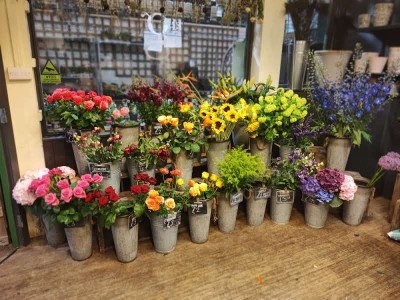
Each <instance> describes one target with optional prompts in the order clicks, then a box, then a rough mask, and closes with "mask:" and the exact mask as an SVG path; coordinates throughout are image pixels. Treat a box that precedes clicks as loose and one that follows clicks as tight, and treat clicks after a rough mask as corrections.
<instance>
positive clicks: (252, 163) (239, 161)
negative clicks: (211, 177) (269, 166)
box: [218, 147, 266, 193]
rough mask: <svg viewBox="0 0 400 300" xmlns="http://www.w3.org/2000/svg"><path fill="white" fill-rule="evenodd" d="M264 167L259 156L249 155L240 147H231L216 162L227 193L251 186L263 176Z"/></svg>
mask: <svg viewBox="0 0 400 300" xmlns="http://www.w3.org/2000/svg"><path fill="white" fill-rule="evenodd" d="M265 169H266V168H265V164H264V162H263V161H262V160H261V158H260V157H258V156H254V155H251V154H250V153H248V152H246V150H244V149H243V148H242V147H238V148H234V149H232V150H231V151H229V152H228V153H227V154H226V156H225V158H224V160H222V161H221V162H219V163H218V172H219V174H220V176H221V180H222V182H223V185H224V187H223V189H224V190H225V191H226V192H228V193H235V192H238V191H240V190H241V189H244V188H251V187H252V185H253V184H254V182H255V181H256V180H257V179H260V178H262V177H263V174H264V172H265Z"/></svg>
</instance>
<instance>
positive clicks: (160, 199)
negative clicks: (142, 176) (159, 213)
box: [154, 196, 164, 204]
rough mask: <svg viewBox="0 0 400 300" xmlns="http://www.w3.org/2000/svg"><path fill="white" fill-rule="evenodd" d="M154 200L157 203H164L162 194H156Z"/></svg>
mask: <svg viewBox="0 0 400 300" xmlns="http://www.w3.org/2000/svg"><path fill="white" fill-rule="evenodd" d="M154 200H155V201H157V203H159V204H162V203H164V197H163V196H156V197H155V198H154Z"/></svg>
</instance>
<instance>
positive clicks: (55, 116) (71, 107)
mask: <svg viewBox="0 0 400 300" xmlns="http://www.w3.org/2000/svg"><path fill="white" fill-rule="evenodd" d="M111 103H112V98H111V97H109V96H100V95H97V93H96V92H94V91H90V92H88V93H86V92H85V91H71V90H70V89H56V90H55V91H54V92H53V93H52V94H51V95H49V96H47V98H46V103H45V105H46V107H47V108H48V110H49V111H50V112H51V119H52V120H57V121H59V122H60V123H61V125H62V126H63V127H66V128H73V129H78V130H87V129H91V128H93V127H101V128H103V127H104V125H105V124H106V121H107V119H108V118H109V117H110V116H111V113H110V111H109V110H108V108H109V105H110V104H111Z"/></svg>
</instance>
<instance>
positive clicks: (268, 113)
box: [246, 88, 308, 143]
mask: <svg viewBox="0 0 400 300" xmlns="http://www.w3.org/2000/svg"><path fill="white" fill-rule="evenodd" d="M307 113H308V105H307V100H306V99H305V98H302V97H300V96H299V95H297V94H296V93H294V92H293V90H288V91H285V90H284V89H282V88H278V89H277V91H276V93H274V94H267V95H264V96H260V97H259V99H258V103H256V104H254V105H252V106H251V108H250V109H249V114H248V117H247V119H246V122H247V128H246V130H247V132H248V133H249V135H250V137H252V138H256V137H261V138H263V139H265V140H267V141H272V140H276V139H279V140H280V141H282V142H283V143H286V141H287V140H289V139H290V137H291V133H292V130H293V128H294V126H296V124H297V123H299V122H301V120H303V119H304V118H305V117H306V116H307Z"/></svg>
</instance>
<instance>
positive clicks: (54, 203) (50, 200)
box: [44, 193, 60, 206]
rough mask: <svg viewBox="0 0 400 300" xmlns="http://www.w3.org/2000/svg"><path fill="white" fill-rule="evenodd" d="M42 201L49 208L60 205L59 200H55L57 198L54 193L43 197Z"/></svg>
mask: <svg viewBox="0 0 400 300" xmlns="http://www.w3.org/2000/svg"><path fill="white" fill-rule="evenodd" d="M44 201H45V202H46V204H47V205H50V206H57V205H58V204H60V200H58V199H57V196H56V194H54V193H48V194H47V195H46V197H44Z"/></svg>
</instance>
